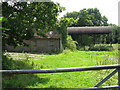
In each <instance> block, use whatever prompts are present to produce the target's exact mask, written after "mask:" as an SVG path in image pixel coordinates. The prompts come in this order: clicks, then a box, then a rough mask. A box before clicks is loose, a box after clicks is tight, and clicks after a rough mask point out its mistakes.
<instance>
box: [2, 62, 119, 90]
mask: <svg viewBox="0 0 120 90" xmlns="http://www.w3.org/2000/svg"><path fill="white" fill-rule="evenodd" d="M103 69H115V70H114V71H113V72H112V73H110V74H109V75H108V76H106V77H105V78H104V79H103V80H102V81H100V82H99V83H98V84H97V85H95V86H94V87H93V88H88V89H87V88H86V90H94V89H108V88H120V64H119V65H118V64H117V65H103V66H90V67H74V68H56V69H39V70H0V73H3V74H35V73H60V72H75V71H90V70H103ZM116 72H118V85H117V86H107V87H99V86H100V85H102V84H103V83H104V82H105V81H106V80H108V79H109V78H110V77H112V76H113V75H114V74H115V73H116ZM82 90H84V89H82Z"/></svg>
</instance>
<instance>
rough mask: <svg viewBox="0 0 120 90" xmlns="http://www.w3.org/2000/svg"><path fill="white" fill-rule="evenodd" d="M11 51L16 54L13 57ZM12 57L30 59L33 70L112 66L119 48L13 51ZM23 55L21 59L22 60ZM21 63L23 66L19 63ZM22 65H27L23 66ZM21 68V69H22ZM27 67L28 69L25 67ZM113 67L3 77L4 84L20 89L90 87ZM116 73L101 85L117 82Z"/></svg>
mask: <svg viewBox="0 0 120 90" xmlns="http://www.w3.org/2000/svg"><path fill="white" fill-rule="evenodd" d="M12 54H15V55H13V56H12ZM12 54H11V56H12V57H13V58H14V59H16V58H17V57H16V55H17V56H19V57H21V59H16V61H19V60H23V61H24V60H25V58H26V59H27V60H29V62H28V64H29V65H31V66H33V67H32V69H53V68H69V67H87V66H98V65H111V64H117V62H118V59H117V58H118V51H74V52H71V51H69V50H66V51H64V52H63V53H61V54H54V55H41V54H26V56H25V55H24V53H22V54H18V53H12ZM22 57H24V59H22ZM21 66H23V65H22V64H21ZM24 68H26V67H25V66H24ZM22 69H23V68H22ZM27 69H31V68H29V67H27ZM111 71H112V70H101V71H84V72H83V71H82V72H64V73H50V74H34V75H31V74H30V75H11V76H3V87H4V88H5V87H21V88H88V87H93V86H94V85H95V84H96V83H98V82H99V81H100V80H102V79H103V78H104V77H105V76H106V75H108V74H109V73H110V72H111ZM116 84H117V74H116V75H115V76H114V77H112V78H111V79H110V80H108V81H107V82H106V83H104V84H103V85H105V86H108V85H116Z"/></svg>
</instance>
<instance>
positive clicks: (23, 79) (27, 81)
mask: <svg viewBox="0 0 120 90" xmlns="http://www.w3.org/2000/svg"><path fill="white" fill-rule="evenodd" d="M2 58H3V60H2V65H3V68H2V69H3V70H16V69H17V70H20V69H22V70H23V69H33V68H34V66H33V65H32V64H31V63H30V61H25V60H24V59H23V60H13V59H12V58H9V57H8V56H7V55H6V56H5V55H3V56H2ZM48 81H49V78H42V77H40V76H39V77H38V75H35V74H2V88H25V87H27V86H34V85H36V84H38V83H43V84H44V83H47V82H48Z"/></svg>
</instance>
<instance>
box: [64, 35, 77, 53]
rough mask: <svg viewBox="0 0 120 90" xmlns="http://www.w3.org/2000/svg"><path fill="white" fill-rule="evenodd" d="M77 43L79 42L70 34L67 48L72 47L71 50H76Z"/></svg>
mask: <svg viewBox="0 0 120 90" xmlns="http://www.w3.org/2000/svg"><path fill="white" fill-rule="evenodd" d="M76 44H77V42H76V41H74V40H73V39H72V37H71V36H69V35H68V36H67V45H66V48H67V49H70V50H71V51H74V50H76Z"/></svg>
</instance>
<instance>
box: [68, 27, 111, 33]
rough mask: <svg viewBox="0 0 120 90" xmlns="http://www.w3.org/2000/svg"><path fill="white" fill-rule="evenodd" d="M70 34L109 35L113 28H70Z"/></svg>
mask: <svg viewBox="0 0 120 90" xmlns="http://www.w3.org/2000/svg"><path fill="white" fill-rule="evenodd" d="M67 30H68V34H70V35H71V34H108V33H111V32H112V27H111V26H94V27H68V28H67Z"/></svg>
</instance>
